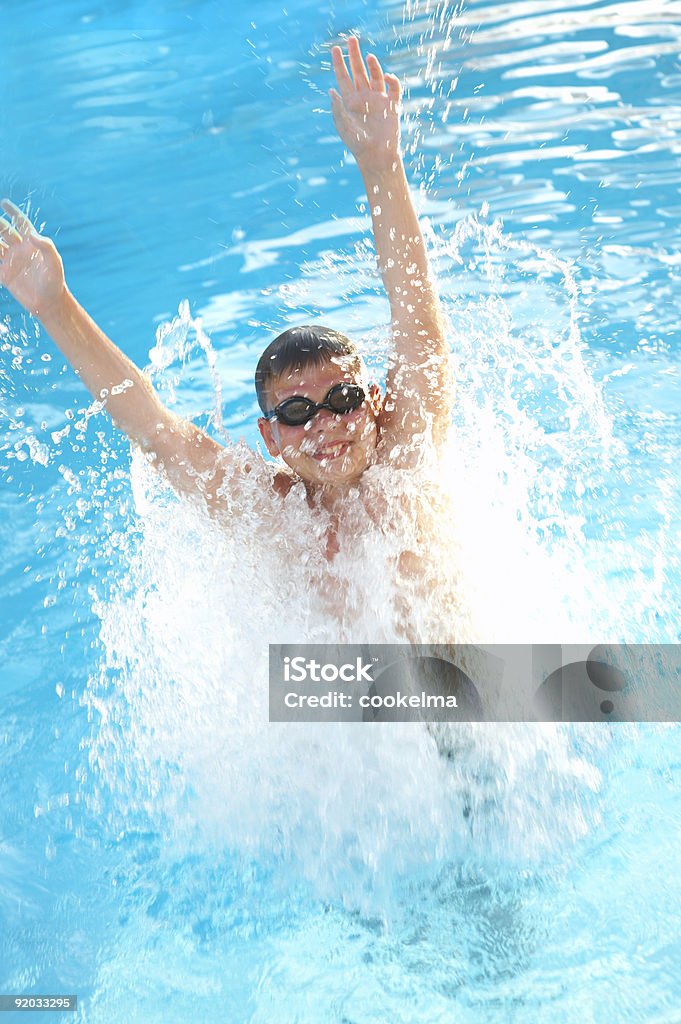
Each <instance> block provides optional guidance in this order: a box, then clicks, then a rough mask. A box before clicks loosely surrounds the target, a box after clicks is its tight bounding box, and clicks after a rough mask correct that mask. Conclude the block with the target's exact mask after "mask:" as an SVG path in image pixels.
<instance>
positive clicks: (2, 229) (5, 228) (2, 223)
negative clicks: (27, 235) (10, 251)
mask: <svg viewBox="0 0 681 1024" xmlns="http://www.w3.org/2000/svg"><path fill="white" fill-rule="evenodd" d="M0 241H3V242H5V243H8V242H20V241H21V235H20V234H19V232H18V231H17V229H16V228H15V227H13V226H12V225H11V224H10V222H9V221H8V220H5V218H4V217H0Z"/></svg>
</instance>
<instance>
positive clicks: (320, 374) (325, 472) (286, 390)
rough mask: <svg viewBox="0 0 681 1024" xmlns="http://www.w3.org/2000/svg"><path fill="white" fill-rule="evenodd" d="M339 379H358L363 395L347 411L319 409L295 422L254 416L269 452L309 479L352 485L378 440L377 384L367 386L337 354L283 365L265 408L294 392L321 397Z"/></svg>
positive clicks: (352, 363) (351, 362) (320, 399)
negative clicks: (293, 424) (323, 359)
mask: <svg viewBox="0 0 681 1024" xmlns="http://www.w3.org/2000/svg"><path fill="white" fill-rule="evenodd" d="M342 383H351V384H359V385H360V386H361V387H362V388H363V389H364V391H365V394H366V396H367V397H366V399H365V401H364V402H362V404H361V405H360V406H359V408H357V409H354V410H353V411H352V412H349V413H334V412H332V411H331V410H330V409H319V410H318V412H317V413H315V415H314V416H313V417H312V419H311V420H308V422H307V423H304V424H302V425H301V426H297V427H291V426H288V425H287V424H286V423H282V422H281V421H279V420H278V419H276V418H275V419H272V420H266V419H264V417H261V418H260V419H259V420H258V426H259V427H260V433H261V435H262V438H263V440H264V442H265V445H266V447H267V450H268V452H269V453H270V455H273V456H275V457H276V456H281V458H282V459H283V460H284V462H285V463H286V465H287V466H289V467H290V468H291V469H292V470H293V471H294V472H295V473H297V474H298V476H300V477H302V478H303V480H306V481H308V482H309V483H315V484H334V485H338V484H351V483H353V482H354V481H355V480H358V479H359V477H360V476H361V475H362V473H363V472H364V470H365V469H366V468H367V467H368V466H369V465H370V464H371V462H372V460H373V456H374V451H375V449H376V444H377V442H378V427H377V423H376V418H377V412H378V407H379V406H378V402H379V391H378V388H377V387H376V385H372V387H371V388H369V387H368V386H367V385H366V383H365V382H364V380H363V377H362V374H361V373H360V372H359V370H358V367H357V365H356V361H355V360H351V359H350V360H349V359H342V358H338V359H333V360H330V361H329V362H328V363H324V364H323V365H322V366H306V367H303V368H302V369H300V370H290V371H289V370H287V371H286V372H285V373H283V374H282V375H281V376H280V377H277V378H276V379H275V380H273V381H272V383H271V384H270V387H269V389H268V397H269V407H270V408H271V409H274V407H275V406H277V405H279V404H280V402H283V401H285V399H287V398H293V397H304V398H309V399H311V400H312V401H313V402H324V401H325V399H326V396H327V394H328V392H329V389H330V388H332V387H333V386H334V385H335V384H342Z"/></svg>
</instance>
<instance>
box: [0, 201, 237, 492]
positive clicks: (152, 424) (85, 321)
mask: <svg viewBox="0 0 681 1024" xmlns="http://www.w3.org/2000/svg"><path fill="white" fill-rule="evenodd" d="M2 208H3V210H4V212H5V214H6V215H7V217H6V218H5V217H0V285H4V286H5V287H6V288H7V290H8V291H9V292H10V293H11V294H12V295H13V296H14V298H15V299H16V300H17V301H18V302H19V303H21V305H22V306H23V307H24V308H25V309H26V310H28V312H29V313H31V314H32V315H33V316H35V317H36V318H37V319H38V320H39V321H40V322H41V324H42V325H43V327H44V328H45V330H46V331H47V333H48V334H49V335H50V336H51V338H52V339H53V340H54V342H55V343H56V344H57V346H58V347H59V349H60V350H61V351H62V353H63V354H64V356H65V357H66V359H67V360H68V361H69V363H70V364H71V366H72V367H73V369H74V370H75V371H76V373H77V374H78V376H79V377H80V379H81V380H82V381H83V384H84V385H85V387H86V388H87V389H88V391H89V392H90V394H91V395H92V396H93V397H94V398H95V399H97V400H98V401H101V402H102V403H103V405H104V406H105V408H106V410H107V412H108V413H109V414H110V415H111V418H112V419H113V421H114V423H115V424H116V426H117V427H119V428H120V429H121V430H122V431H123V432H124V433H125V434H127V436H128V437H129V439H130V440H131V441H132V443H133V444H135V445H137V446H138V447H140V448H141V449H142V450H143V451H145V452H147V453H149V454H151V455H152V457H153V459H154V461H155V463H156V464H157V465H158V466H159V467H160V468H162V469H163V470H164V471H165V474H166V476H167V478H168V480H169V482H170V484H171V485H172V486H173V487H174V488H175V490H176V491H178V492H179V493H181V494H185V495H189V496H195V495H197V494H199V495H201V497H202V498H203V499H204V500H205V502H206V504H207V506H208V508H209V509H210V510H211V511H215V510H216V509H217V506H218V504H219V501H218V499H217V498H216V495H215V492H216V490H217V489H218V487H219V486H220V484H221V483H222V481H223V480H224V477H225V473H228V472H230V470H231V468H232V467H230V465H229V452H228V450H227V449H224V448H223V447H222V446H221V445H219V444H218V443H217V442H216V441H214V440H213V439H212V438H210V437H209V436H208V435H207V434H205V433H204V432H203V431H202V430H200V429H199V428H198V427H197V426H195V425H194V424H193V423H191V422H190V421H189V420H184V419H182V418H181V417H180V416H177V415H175V414H174V413H172V412H171V411H170V410H169V409H166V408H165V406H164V405H163V404H162V403H161V401H160V399H159V398H158V396H157V395H156V393H155V391H154V390H153V388H152V386H151V383H150V382H149V380H148V378H147V377H146V376H145V374H144V373H142V371H141V370H139V369H138V368H137V366H135V364H134V363H133V362H132V361H131V360H130V359H128V357H127V356H126V355H124V353H123V352H121V351H120V349H118V348H116V346H115V345H114V344H113V342H112V341H110V340H109V338H107V336H106V335H105V334H104V332H103V331H101V330H100V329H99V327H98V326H97V324H96V323H95V322H94V320H92V319H91V317H90V316H88V314H87V313H86V312H85V310H84V309H83V308H82V306H80V305H79V304H78V302H76V300H75V299H74V297H73V295H72V294H71V292H70V291H69V289H68V288H67V285H66V281H65V278H64V268H63V265H62V261H61V257H60V255H59V253H58V252H57V249H56V248H55V246H54V244H53V242H51V241H50V239H49V238H45V237H43V236H42V235H39V234H38V233H37V232H36V230H35V229H34V227H33V225H32V223H31V221H30V220H29V219H28V217H27V216H26V215H25V214H24V213H22V212H21V210H20V209H19V208H18V207H17V206H15V205H14V203H10V202H9V200H6V199H5V200H3V201H2Z"/></svg>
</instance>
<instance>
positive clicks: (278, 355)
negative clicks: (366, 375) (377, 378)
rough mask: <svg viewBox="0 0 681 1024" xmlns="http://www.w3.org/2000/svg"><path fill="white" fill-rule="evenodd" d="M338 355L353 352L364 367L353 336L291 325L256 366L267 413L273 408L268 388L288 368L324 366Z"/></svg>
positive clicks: (257, 387) (257, 385)
mask: <svg viewBox="0 0 681 1024" xmlns="http://www.w3.org/2000/svg"><path fill="white" fill-rule="evenodd" d="M334 356H336V357H338V356H350V357H352V358H353V359H354V361H355V362H356V364H357V369H358V370H361V367H362V361H361V358H360V355H359V352H358V351H357V348H356V346H355V345H354V343H353V342H352V341H350V339H349V338H346V336H345V335H344V334H341V333H340V332H339V331H334V330H332V329H331V328H330V327H309V326H305V327H290V328H289V329H288V330H287V331H284V333H283V334H280V335H279V336H278V337H276V338H275V339H274V341H271V342H270V344H269V345H268V346H267V348H266V349H265V351H264V352H263V354H262V355H261V356H260V359H259V360H258V365H257V366H256V368H255V391H256V394H257V396H258V404H259V405H260V408H261V409H262V411H263V412H264V413H267V412H269V411H270V410H269V407H268V394H267V391H268V388H269V386H270V384H271V383H272V381H273V380H276V378H277V377H280V376H281V374H282V373H284V372H285V371H286V370H302V369H303V368H304V367H305V366H323V365H324V364H325V363H328V362H329V361H330V360H331V359H333V358H334Z"/></svg>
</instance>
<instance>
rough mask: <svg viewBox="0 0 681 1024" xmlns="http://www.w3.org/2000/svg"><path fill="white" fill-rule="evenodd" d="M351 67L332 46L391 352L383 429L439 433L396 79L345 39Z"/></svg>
mask: <svg viewBox="0 0 681 1024" xmlns="http://www.w3.org/2000/svg"><path fill="white" fill-rule="evenodd" d="M348 57H349V63H350V70H348V67H347V64H346V62H345V59H344V57H343V54H342V52H341V49H340V47H338V46H334V47H333V50H332V59H333V67H334V71H335V74H336V82H337V84H338V90H339V91H336V90H335V89H331V90H330V96H331V109H332V113H333V118H334V123H335V125H336V129H337V131H338V134H339V135H340V137H341V139H342V141H343V142H344V143H345V145H346V146H347V148H348V149H349V150H350V151H351V152H352V154H353V156H354V157H355V160H356V161H357V166H358V167H359V170H360V173H361V175H362V178H363V180H364V187H365V189H366V194H367V199H368V202H369V208H370V210H371V218H372V224H373V232H374V243H375V246H376V256H377V260H378V267H379V270H380V273H381V276H382V279H383V284H384V286H385V290H386V292H387V294H388V300H389V302H390V315H391V320H392V330H393V338H394V350H395V357H394V360H393V362H392V364H391V366H390V368H389V371H388V376H387V381H386V400H385V404H384V411H383V414H382V417H381V429H382V432H383V433H384V434H386V435H388V437H389V439H390V442H392V443H393V444H395V443H404V442H408V441H409V440H410V439H411V438H412V437H413V436H414V435H415V434H420V433H422V432H423V430H424V428H425V427H426V426H427V424H428V423H431V424H432V428H433V437H434V440H435V441H436V442H439V441H441V440H442V438H443V437H444V434H445V431H446V428H447V426H448V424H449V420H450V412H451V402H452V396H451V386H452V385H451V380H450V360H449V349H448V345H447V339H446V334H445V329H444V324H443V319H442V312H441V309H440V303H439V299H438V295H437V291H436V288H435V284H434V281H433V278H432V275H431V271H430V267H429V265H428V255H427V253H426V246H425V242H424V239H423V234H422V232H421V228H420V226H419V222H418V217H417V216H416V210H415V208H414V203H413V200H412V197H411V193H410V191H409V184H408V182H407V176H406V173H405V169H404V162H403V160H402V153H401V149H400V83H399V80H398V79H397V78H396V77H395V75H387V74H384V73H383V70H382V68H381V65H380V63H379V61H378V59H377V58H376V57H375V56H374V55H373V54H369V55H368V56H367V60H366V65H365V63H364V60H363V59H362V53H361V50H360V46H359V42H358V40H357V39H356V38H355V37H354V36H351V37H350V38H349V39H348Z"/></svg>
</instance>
